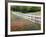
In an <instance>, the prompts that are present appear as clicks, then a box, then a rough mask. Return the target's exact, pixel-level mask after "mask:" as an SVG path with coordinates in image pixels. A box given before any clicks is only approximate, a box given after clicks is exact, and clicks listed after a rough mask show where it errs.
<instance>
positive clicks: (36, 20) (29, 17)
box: [12, 12, 41, 24]
mask: <svg viewBox="0 0 46 37" xmlns="http://www.w3.org/2000/svg"><path fill="white" fill-rule="evenodd" d="M12 14H14V15H17V16H19V17H21V18H24V19H27V20H30V21H32V22H34V23H39V24H41V16H36V15H31V14H30V15H29V14H16V13H15V12H12Z"/></svg>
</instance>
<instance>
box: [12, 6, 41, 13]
mask: <svg viewBox="0 0 46 37" xmlns="http://www.w3.org/2000/svg"><path fill="white" fill-rule="evenodd" d="M11 11H16V12H22V13H28V12H37V11H41V7H36V6H11Z"/></svg>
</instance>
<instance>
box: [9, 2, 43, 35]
mask: <svg viewBox="0 0 46 37" xmlns="http://www.w3.org/2000/svg"><path fill="white" fill-rule="evenodd" d="M11 5H19V6H20V5H21V6H41V18H42V19H41V30H33V31H16V32H11V31H10V24H11V23H10V6H11ZM28 33H30V34H32V33H43V4H26V3H10V2H9V3H8V35H14V34H28Z"/></svg>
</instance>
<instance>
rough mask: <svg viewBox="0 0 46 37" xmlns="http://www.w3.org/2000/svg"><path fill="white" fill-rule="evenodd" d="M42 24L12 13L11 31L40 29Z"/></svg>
mask: <svg viewBox="0 0 46 37" xmlns="http://www.w3.org/2000/svg"><path fill="white" fill-rule="evenodd" d="M40 26H41V24H38V23H33V22H31V21H29V20H26V19H23V18H21V17H18V16H15V15H13V14H11V31H28V30H40V29H41V27H40Z"/></svg>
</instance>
